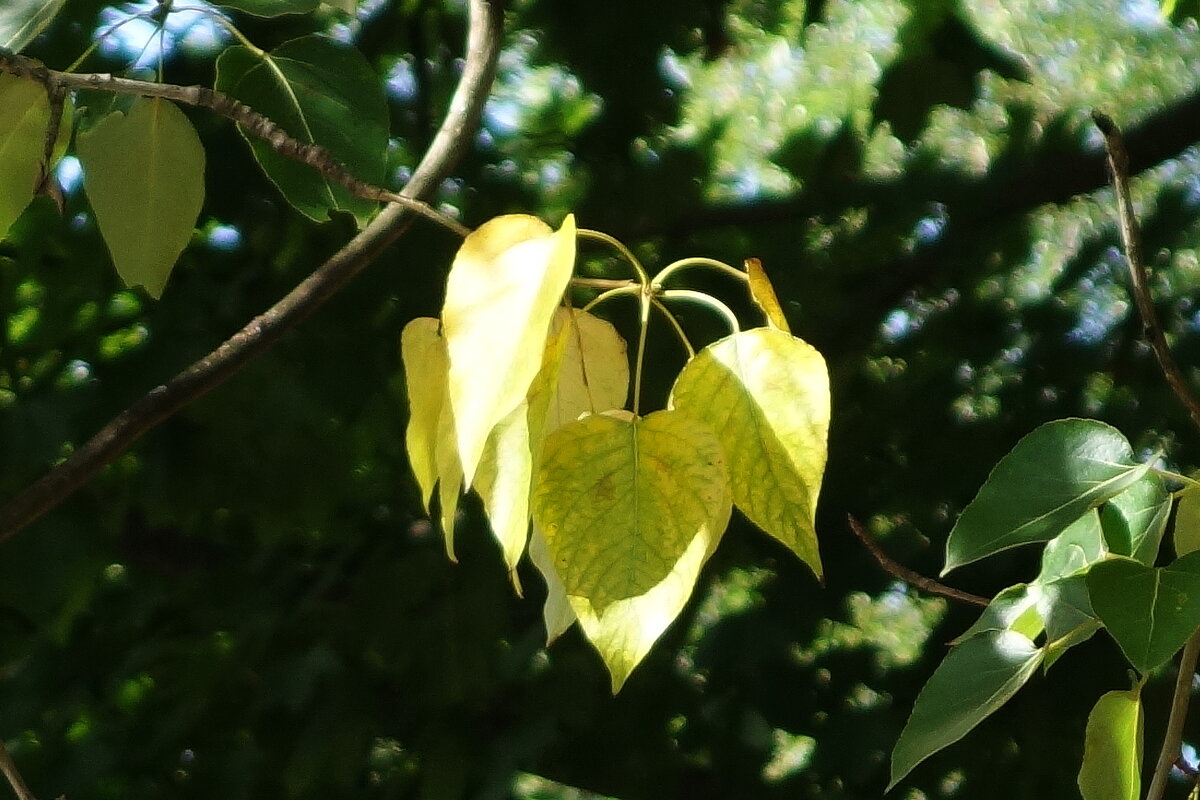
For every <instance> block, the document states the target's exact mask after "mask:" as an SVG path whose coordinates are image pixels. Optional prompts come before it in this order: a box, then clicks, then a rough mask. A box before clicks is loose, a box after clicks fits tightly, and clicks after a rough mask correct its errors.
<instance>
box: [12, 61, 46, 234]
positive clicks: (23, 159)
mask: <svg viewBox="0 0 1200 800" xmlns="http://www.w3.org/2000/svg"><path fill="white" fill-rule="evenodd" d="M49 123H50V101H49V100H47V99H46V90H45V88H44V87H43V86H42V85H41V84H39V83H36V82H34V81H31V80H27V79H24V78H18V77H17V76H15V75H8V74H0V238H3V237H4V236H5V234H7V233H8V229H9V227H10V226H11V225H12V224H13V222H15V221H16V219H17V217H19V216H20V215H21V212H22V211H24V210H25V207H26V206H28V205H29V202H30V201H31V200H33V192H34V189H35V188H36V187H35V185H34V184H36V183H37V179H38V175H39V174H40V172H41V163H42V153H43V152H44V151H45V147H46V127H47V125H48V124H49Z"/></svg>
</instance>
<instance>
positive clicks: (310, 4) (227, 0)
mask: <svg viewBox="0 0 1200 800" xmlns="http://www.w3.org/2000/svg"><path fill="white" fill-rule="evenodd" d="M217 5H221V6H225V7H226V8H236V9H237V10H238V11H245V12H246V13H247V14H254V15H255V16H258V17H278V16H279V15H280V14H306V13H308V12H309V11H315V10H316V9H317V7H318V6H320V5H321V0H222V2H220V3H218V4H217Z"/></svg>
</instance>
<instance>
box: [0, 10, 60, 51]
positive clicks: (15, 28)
mask: <svg viewBox="0 0 1200 800" xmlns="http://www.w3.org/2000/svg"><path fill="white" fill-rule="evenodd" d="M66 2H67V0H4V2H3V3H0V47H2V48H4V49H5V50H12V51H13V52H14V53H19V52H21V50H23V49H25V45H27V44H29V43H30V42H32V41H33V40H34V39H35V38H37V35H38V34H39V33H41V32H42V31H43V30H45V29H46V26H47V25H49V24H50V20H52V19H54V17H55V15H56V14H58V12H59V11H61V10H62V7H63V6H64V5H65V4H66Z"/></svg>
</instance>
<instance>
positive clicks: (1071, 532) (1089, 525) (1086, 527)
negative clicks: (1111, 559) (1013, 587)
mask: <svg viewBox="0 0 1200 800" xmlns="http://www.w3.org/2000/svg"><path fill="white" fill-rule="evenodd" d="M1107 555H1108V550H1107V547H1106V544H1105V541H1104V530H1103V528H1102V527H1101V525H1100V514H1099V512H1098V511H1097V510H1096V509H1092V510H1091V511H1088V512H1087V513H1085V514H1084V515H1083V516H1082V517H1080V518H1079V519H1077V520H1075V521H1074V522H1072V523H1071V524H1070V525H1068V526H1067V528H1066V530H1064V531H1063V532H1062V533H1060V534H1059V535H1058V536H1055V537H1054V538H1053V539H1051V540H1050V541H1048V542H1046V547H1045V549H1043V550H1042V569H1041V571H1040V572H1039V573H1038V577H1037V580H1038V582H1039V583H1043V584H1044V583H1049V582H1051V581H1055V580H1058V579H1059V578H1066V577H1068V576H1070V575H1075V574H1076V573H1079V572H1082V571H1083V570H1086V569H1087V568H1088V567H1090V566H1091V565H1092V564H1094V563H1096V562H1097V561H1099V560H1100V559H1102V558H1104V557H1105V556H1107Z"/></svg>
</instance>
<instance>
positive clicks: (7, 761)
mask: <svg viewBox="0 0 1200 800" xmlns="http://www.w3.org/2000/svg"><path fill="white" fill-rule="evenodd" d="M0 772H3V773H4V778H5V780H7V781H8V785H9V786H11V787H12V790H13V794H15V795H16V796H17V800H37V798H36V797H34V796H33V792H31V791H29V787H28V786H27V785H26V784H25V779H24V778H22V777H21V773H20V771H19V770H18V769H17V764H16V762H15V761H13V759H12V755H11V754H10V753H9V752H8V748H7V747H5V746H4V742H3V741H0Z"/></svg>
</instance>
